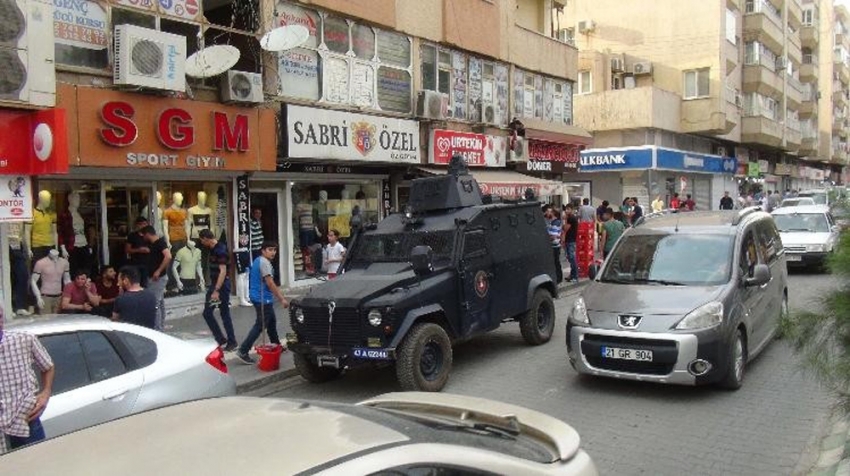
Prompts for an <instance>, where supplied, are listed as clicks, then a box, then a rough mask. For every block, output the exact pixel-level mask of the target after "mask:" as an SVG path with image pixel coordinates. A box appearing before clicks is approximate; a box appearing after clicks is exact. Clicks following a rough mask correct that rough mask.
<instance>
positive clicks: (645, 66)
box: [632, 61, 652, 75]
mask: <svg viewBox="0 0 850 476" xmlns="http://www.w3.org/2000/svg"><path fill="white" fill-rule="evenodd" d="M632 72H633V73H634V74H636V75H637V74H652V63H650V62H649V61H642V62H640V63H635V64H634V65H633V66H632Z"/></svg>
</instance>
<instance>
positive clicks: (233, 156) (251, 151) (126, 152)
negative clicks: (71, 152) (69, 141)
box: [60, 87, 276, 171]
mask: <svg viewBox="0 0 850 476" xmlns="http://www.w3.org/2000/svg"><path fill="white" fill-rule="evenodd" d="M70 88H71V87H66V90H65V91H63V94H61V95H60V97H61V98H62V100H61V101H62V102H65V103H67V102H68V101H74V100H75V103H74V104H73V105H72V106H71V107H73V108H75V109H76V111H77V118H76V120H77V124H76V127H77V129H79V131H80V136H79V141H78V142H79V143H78V147H79V165H83V166H101V167H132V168H138V169H160V170H176V169H188V170H230V171H255V170H274V166H275V162H276V147H275V135H274V123H275V118H274V112H272V111H269V110H263V109H258V108H246V107H235V106H226V105H222V104H218V103H207V102H202V101H188V100H180V99H172V98H158V97H153V96H141V95H135V94H130V93H125V92H120V91H110V90H106V89H100V88H86V87H76V88H75V89H71V90H70V91H68V89H70Z"/></svg>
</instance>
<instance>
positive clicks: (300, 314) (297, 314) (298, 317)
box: [295, 307, 304, 324]
mask: <svg viewBox="0 0 850 476" xmlns="http://www.w3.org/2000/svg"><path fill="white" fill-rule="evenodd" d="M295 320H296V321H298V323H299V324H304V310H303V309H301V308H300V307H299V308H298V309H296V310H295Z"/></svg>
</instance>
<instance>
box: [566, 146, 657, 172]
mask: <svg viewBox="0 0 850 476" xmlns="http://www.w3.org/2000/svg"><path fill="white" fill-rule="evenodd" d="M652 152H653V151H652V149H651V148H633V149H587V150H583V151H581V153H580V157H581V159H580V162H579V163H580V171H581V172H604V171H608V170H613V171H617V170H635V169H637V170H643V169H648V168H652Z"/></svg>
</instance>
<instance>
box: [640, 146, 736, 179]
mask: <svg viewBox="0 0 850 476" xmlns="http://www.w3.org/2000/svg"><path fill="white" fill-rule="evenodd" d="M656 166H657V168H659V169H667V170H687V171H689V172H703V173H712V174H730V175H732V174H734V173H735V171H736V170H738V161H737V160H736V159H734V158H732V157H721V156H719V155H707V154H697V153H693V152H684V151H680V150H673V149H664V148H658V150H657V159H656Z"/></svg>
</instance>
